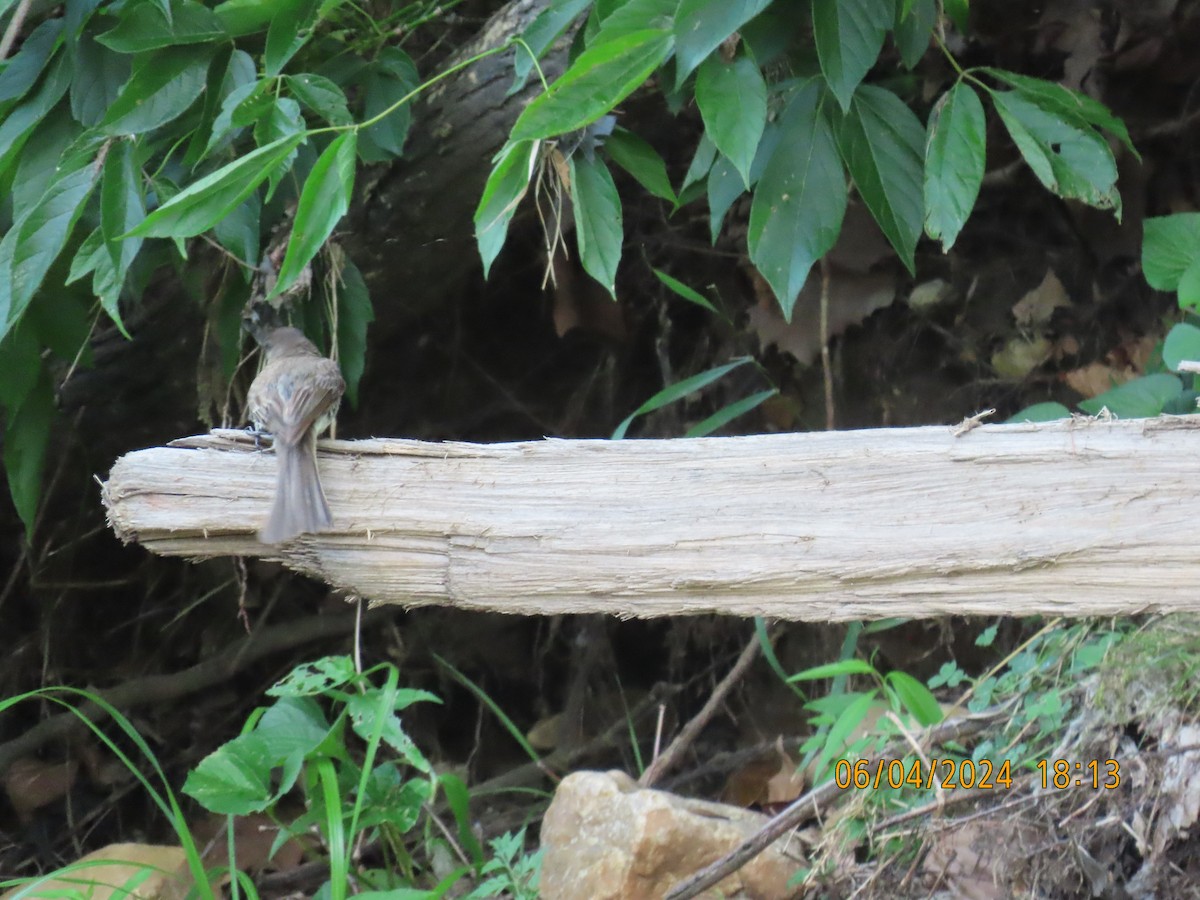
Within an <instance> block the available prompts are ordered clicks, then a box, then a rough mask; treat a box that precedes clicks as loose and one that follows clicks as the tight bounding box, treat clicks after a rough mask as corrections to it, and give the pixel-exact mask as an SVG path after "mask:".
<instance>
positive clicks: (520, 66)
mask: <svg viewBox="0 0 1200 900" xmlns="http://www.w3.org/2000/svg"><path fill="white" fill-rule="evenodd" d="M591 5H592V0H561V2H557V3H551V4H550V6H548V7H547V8H546V9H544V10H542V11H541V12H540V13H538V15H537V18H535V19H534V20H533V21H532V22H530V23H529V27H528V28H526V29H525V31H524V33H522V35H521V39H522V40H523V41H524V42H525V44H526V45H527V46H526V47H523V46H521V45H520V44H518V45H517V46H516V49H515V51H514V52H515V55H514V56H513V72H514V77H513V83H512V87H510V88H509V89H508V96H512V95H513V94H515V93H517V91H519V90H521V88H523V87H524V86H525V82H526V81H527V80H528V79H529V73H530V72H532V71H533V59H532V58H530V55H529V51H530V50H532V51H533V56H534V57H536V58H537V59H541V58H542V56H543V55H545V53H546V51H547V50H549V49H550V48H551V47H552V46H554V42H555V41H557V40H558V39H559V38H560V37H561V36H562V35H563V33H564V32H566V30H567V27H568V26H569V25H570V24H571V23H572V22H574V21H575V20H576V19H577V18H579V15H580V13H582V12H583V11H584V10H585V9H587V8H588V7H589V6H591Z"/></svg>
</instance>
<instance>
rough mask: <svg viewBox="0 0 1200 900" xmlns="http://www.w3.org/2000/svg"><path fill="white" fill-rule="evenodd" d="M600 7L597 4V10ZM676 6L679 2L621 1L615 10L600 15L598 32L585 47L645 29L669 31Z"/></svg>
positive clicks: (673, 19)
mask: <svg viewBox="0 0 1200 900" xmlns="http://www.w3.org/2000/svg"><path fill="white" fill-rule="evenodd" d="M600 5H601V4H599V3H598V4H597V8H599V7H600ZM678 6H679V0H622V2H621V3H620V5H618V6H617V7H616V9H614V10H612V11H611V12H609V13H608V14H607V15H601V17H600V30H599V32H597V34H596V35H595V37H593V38H591V39H590V40H588V42H587V45H588V46H589V47H594V46H596V45H597V44H600V43H603V42H604V41H611V40H615V39H616V38H621V37H624V36H625V35H627V34H633V33H634V32H635V31H643V30H644V29H647V28H653V29H655V30H658V31H670V30H671V26H673V25H674V24H675V10H676V8H677V7H678Z"/></svg>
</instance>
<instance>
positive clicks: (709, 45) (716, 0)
mask: <svg viewBox="0 0 1200 900" xmlns="http://www.w3.org/2000/svg"><path fill="white" fill-rule="evenodd" d="M770 5H771V0H739V2H737V3H730V2H729V0H681V2H680V4H679V10H678V11H677V12H676V13H675V87H676V89H678V88H679V87H681V86H682V85H683V82H684V81H685V80H686V79H687V77H688V75H690V74H692V72H693V71H695V69H696V67H697V66H698V65H700V63H701V62H703V61H704V59H705V57H707V56H708V54H710V53H712V52H713V51H714V50H716V49H717V48H718V47H719V46H721V44H722V42H723V41H724V40H725V39H726V38H728V37H729V36H730V35H731V34H733V33H734V32H735V31H737V30H738V29H739V28H741V27H742V26H743V25H745V24H746V23H747V22H749V21H750V20H751V19H753V18H754V17H755V16H757V15H758V14H759V13H760V12H762V11H763V10H764V9H766V8H767V7H768V6H770Z"/></svg>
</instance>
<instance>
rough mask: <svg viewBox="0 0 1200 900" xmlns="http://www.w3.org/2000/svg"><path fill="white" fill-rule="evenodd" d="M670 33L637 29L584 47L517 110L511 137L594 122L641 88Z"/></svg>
mask: <svg viewBox="0 0 1200 900" xmlns="http://www.w3.org/2000/svg"><path fill="white" fill-rule="evenodd" d="M671 45H672V38H671V33H670V32H668V31H652V30H651V31H636V32H634V33H632V34H629V35H626V36H624V37H620V38H616V39H615V40H611V41H605V42H604V43H602V44H599V45H597V46H595V47H592V48H590V49H588V50H585V51H584V52H583V53H582V54H581V55H580V56H579V58H578V59H576V60H575V62H574V63H572V64H571V67H570V68H569V69H567V71H566V72H565V73H563V75H562V77H561V78H559V79H558V80H557V81H556V82H554V84H552V85H550V90H548V91H547V92H546V93H544V94H542V95H541V96H539V97H538V98H537V99H535V100H534V101H533V102H532V103H530V104H529V105H528V106H527V107H525V111H524V112H522V113H521V115H520V117H519V118H518V119H517V121H516V124H515V125H513V130H512V138H511V139H512V140H513V141H523V140H539V139H542V138H548V137H552V136H554V135H558V134H564V133H566V132H568V131H575V130H576V129H578V128H582V127H583V126H585V125H587V124H589V123H591V122H594V121H596V120H597V119H598V118H600V117H601V116H602V115H604V114H605V113H606V112H608V111H609V110H610V109H612V108H613V107H614V106H616V105H617V104H618V103H620V102H621V101H622V100H624V99H625V98H626V97H628V96H629V95H630V94H631V93H633V92H634V91H635V90H636V89H637V88H638V87H640V86H641V85H642V84H643V83H644V82H645V81H646V79H647V78H649V77H650V75H651V73H652V72H653V71H654V70H655V69H657V68H658V66H659V65H660V64H661V63H662V61H663V60H664V59H666V58H667V54H668V53H670V52H671Z"/></svg>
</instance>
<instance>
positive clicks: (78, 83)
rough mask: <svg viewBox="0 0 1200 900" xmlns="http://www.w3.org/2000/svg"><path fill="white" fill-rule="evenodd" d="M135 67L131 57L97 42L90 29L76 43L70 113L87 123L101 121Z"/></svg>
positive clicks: (90, 125)
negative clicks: (89, 32) (89, 31)
mask: <svg viewBox="0 0 1200 900" xmlns="http://www.w3.org/2000/svg"><path fill="white" fill-rule="evenodd" d="M132 69H133V62H132V60H131V58H130V57H129V56H128V55H127V54H125V53H117V52H116V51H115V50H109V49H108V48H107V47H102V46H101V45H100V44H98V43H96V39H95V38H94V37H92V36H91V35H90V34H88V33H87V32H84V33H83V34H81V35H80V36H79V40H78V41H77V42H76V44H75V73H74V75H73V77H72V79H71V114H72V115H74V116H75V118H76V119H77V120H78V121H79V123H80V124H82V125H85V126H87V127H89V128H90V127H92V126H93V125H98V124H99V123H100V122H101V121H102V120H103V119H104V116H105V114H106V113H107V112H108V108H109V107H110V106H112V105H113V103H114V102H115V101H116V99H117V97H118V96H119V95H120V93H121V87H122V86H123V85H124V84H125V82H127V81H128V80H129V75H130V72H131V71H132Z"/></svg>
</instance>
